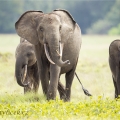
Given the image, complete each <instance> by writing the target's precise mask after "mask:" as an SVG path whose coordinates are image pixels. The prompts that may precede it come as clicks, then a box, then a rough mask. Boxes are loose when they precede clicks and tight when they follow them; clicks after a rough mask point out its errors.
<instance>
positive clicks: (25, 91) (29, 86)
mask: <svg viewBox="0 0 120 120" xmlns="http://www.w3.org/2000/svg"><path fill="white" fill-rule="evenodd" d="M29 81H30V79H29V77H28V74H27V76H26V78H25V81H24V83H28V82H29ZM31 85H32V83H31V82H30V84H29V85H28V86H27V87H24V94H26V93H29V92H31V91H32V89H31Z"/></svg>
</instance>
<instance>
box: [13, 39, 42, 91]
mask: <svg viewBox="0 0 120 120" xmlns="http://www.w3.org/2000/svg"><path fill="white" fill-rule="evenodd" d="M15 57H16V63H15V77H16V80H17V83H18V84H19V85H20V86H22V83H23V84H27V83H29V84H28V85H27V86H25V87H24V93H28V92H35V93H37V92H38V88H39V82H40V79H39V73H38V67H37V59H36V56H35V52H34V48H33V45H32V44H31V43H29V42H28V41H27V40H25V39H23V38H20V44H19V45H18V46H17V48H16V51H15Z"/></svg>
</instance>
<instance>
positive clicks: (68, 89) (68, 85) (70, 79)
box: [64, 67, 76, 101]
mask: <svg viewBox="0 0 120 120" xmlns="http://www.w3.org/2000/svg"><path fill="white" fill-rule="evenodd" d="M75 68H76V67H75ZM75 68H74V69H72V70H71V71H69V72H68V73H66V75H65V77H66V90H65V91H66V98H65V99H64V101H70V97H71V86H72V82H73V79H74V74H75Z"/></svg>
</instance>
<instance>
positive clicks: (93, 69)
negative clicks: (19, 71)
mask: <svg viewBox="0 0 120 120" xmlns="http://www.w3.org/2000/svg"><path fill="white" fill-rule="evenodd" d="M119 38H120V36H105V35H104V36H97V35H96V36H87V35H83V36H82V47H81V51H80V58H79V61H78V65H77V69H76V72H77V74H78V76H79V77H80V79H81V82H82V84H83V86H84V87H85V88H86V89H87V90H88V91H89V92H90V93H91V94H92V95H93V97H92V98H90V97H87V96H85V95H84V93H83V91H82V88H81V85H80V84H79V82H78V80H77V79H76V77H75V78H74V81H73V85H72V94H71V102H70V103H64V102H63V101H60V100H59V95H58V94H57V100H56V101H49V102H48V101H46V98H45V97H44V96H43V93H42V90H41V86H40V89H39V93H38V94H37V95H33V94H28V95H25V96H24V94H23V88H22V87H20V86H19V85H18V84H17V83H16V80H15V77H14V69H15V55H14V54H15V49H16V47H17V45H18V43H19V37H18V36H17V35H12V34H11V35H6V34H5V35H3V34H1V35H0V95H1V97H0V111H6V110H8V111H9V112H12V115H8V116H6V115H7V114H6V113H5V112H4V114H3V115H2V113H1V112H0V117H1V118H2V119H9V120H10V119H22V118H24V119H25V120H26V119H33V120H34V119H44V120H45V119H46V120H51V119H54V120H57V119H59V120H64V119H68V120H72V119H81V120H82V119H83V120H85V119H88V120H89V119H94V120H98V119H116V120H117V119H118V118H119V117H120V111H119V110H120V108H119V106H120V105H119V104H120V101H119V100H117V101H116V100H114V99H113V98H114V86H113V82H112V77H111V71H110V69H109V64H108V55H109V54H108V49H109V45H110V43H111V42H112V41H113V40H115V39H119ZM61 82H63V84H64V83H65V82H64V75H62V77H61ZM19 110H21V111H26V110H28V111H29V112H27V114H28V115H26V116H24V115H23V114H20V115H18V114H17V113H15V111H19ZM24 113H25V112H24ZM31 113H32V115H31ZM35 116H36V117H35ZM1 118H0V119H1Z"/></svg>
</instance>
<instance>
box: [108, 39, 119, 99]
mask: <svg viewBox="0 0 120 120" xmlns="http://www.w3.org/2000/svg"><path fill="white" fill-rule="evenodd" d="M109 65H110V69H111V72H112V78H113V83H114V87H115V98H117V97H118V96H119V95H120V40H119V39H117V40H114V41H113V42H112V43H111V44H110V46H109Z"/></svg>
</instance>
